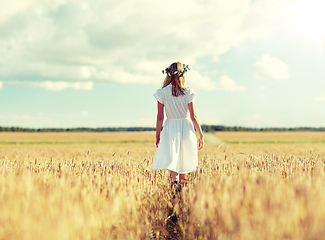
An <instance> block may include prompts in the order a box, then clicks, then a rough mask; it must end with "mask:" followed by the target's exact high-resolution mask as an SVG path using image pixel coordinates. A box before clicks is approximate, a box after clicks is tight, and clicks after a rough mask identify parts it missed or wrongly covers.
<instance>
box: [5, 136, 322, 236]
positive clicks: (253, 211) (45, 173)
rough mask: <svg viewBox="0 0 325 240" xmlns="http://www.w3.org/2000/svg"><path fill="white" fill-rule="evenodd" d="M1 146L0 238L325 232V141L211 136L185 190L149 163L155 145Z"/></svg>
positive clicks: (319, 233) (279, 234)
mask: <svg viewBox="0 0 325 240" xmlns="http://www.w3.org/2000/svg"><path fill="white" fill-rule="evenodd" d="M138 134H140V133H138ZM30 139H31V138H30ZM32 140H33V139H32ZM28 141H30V140H28ZM0 148H1V150H0V213H1V214H0V239H128V240H130V239H323V236H324V234H325V230H324V227H323V223H324V221H325V193H324V191H323V189H324V188H325V174H324V170H325V165H324V163H325V152H324V145H323V144H252V145H240V144H238V145H226V144H224V145H218V144H207V145H206V147H205V149H203V150H202V151H200V155H199V164H200V169H199V170H198V171H197V172H195V173H191V174H190V175H189V184H188V185H187V186H184V187H183V189H182V191H181V193H180V194H175V191H174V189H172V188H171V187H170V182H169V176H168V174H167V172H166V171H163V170H162V171H151V170H150V165H151V162H152V157H153V155H154V153H155V146H154V144H110V145H105V144H70V145H66V144H62V145H0ZM173 196H175V198H174V197H173ZM175 216H177V222H176V221H175Z"/></svg>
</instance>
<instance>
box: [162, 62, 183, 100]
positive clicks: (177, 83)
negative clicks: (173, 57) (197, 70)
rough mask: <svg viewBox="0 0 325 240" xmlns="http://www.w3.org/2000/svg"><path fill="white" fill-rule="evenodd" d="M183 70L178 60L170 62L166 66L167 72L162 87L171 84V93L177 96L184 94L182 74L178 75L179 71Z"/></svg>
mask: <svg viewBox="0 0 325 240" xmlns="http://www.w3.org/2000/svg"><path fill="white" fill-rule="evenodd" d="M183 71H184V66H183V64H182V63H180V62H174V63H172V64H171V65H170V66H169V68H168V72H169V73H168V74H167V76H166V78H165V80H164V83H163V88H164V87H166V86H168V85H169V84H172V95H173V96H175V97H178V96H180V95H185V89H184V82H185V77H184V75H182V76H180V74H179V73H181V72H183Z"/></svg>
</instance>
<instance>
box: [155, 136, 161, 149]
mask: <svg viewBox="0 0 325 240" xmlns="http://www.w3.org/2000/svg"><path fill="white" fill-rule="evenodd" d="M159 142H160V136H156V147H158V145H159Z"/></svg>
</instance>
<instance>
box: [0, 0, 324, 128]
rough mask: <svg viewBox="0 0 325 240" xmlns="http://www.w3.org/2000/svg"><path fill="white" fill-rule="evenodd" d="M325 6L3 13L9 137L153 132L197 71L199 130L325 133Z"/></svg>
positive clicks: (134, 5) (0, 98) (29, 7)
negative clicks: (56, 131) (169, 74)
mask: <svg viewBox="0 0 325 240" xmlns="http://www.w3.org/2000/svg"><path fill="white" fill-rule="evenodd" d="M323 9H325V1H320V0H254V1H252V0H227V1H225V0H211V1H209V0H178V1H175V0H165V1H158V0H137V1H134V0H123V1H119V0H105V1H104V0H75V1H74V0H11V1H1V2H0V126H6V127H11V126H18V127H30V128H48V127H57V128H73V127H94V128H96V127H131V126H132V127H133V126H138V127H154V126H155V120H156V114H157V110H156V108H157V102H156V100H155V99H154V98H153V96H152V95H153V94H154V93H155V92H156V90H157V89H159V88H161V86H162V82H163V80H164V77H165V76H164V75H163V73H162V72H161V71H162V70H163V69H165V68H166V67H168V66H169V65H170V64H171V63H173V62H175V61H180V62H182V63H185V64H188V65H189V66H190V69H191V70H190V71H189V72H187V73H186V76H185V79H186V86H188V87H191V88H193V89H194V90H195V91H196V92H197V93H198V96H197V97H196V99H195V108H196V112H197V115H198V117H199V120H200V123H201V124H209V125H212V124H213V125H226V126H245V127H258V128H260V127H304V126H308V127H321V126H325V67H324V66H325V60H324V59H325V25H324V24H323V23H324V22H325V15H324V14H323Z"/></svg>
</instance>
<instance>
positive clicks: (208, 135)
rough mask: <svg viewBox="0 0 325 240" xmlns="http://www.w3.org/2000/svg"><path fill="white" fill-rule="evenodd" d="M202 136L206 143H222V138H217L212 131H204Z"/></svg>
mask: <svg viewBox="0 0 325 240" xmlns="http://www.w3.org/2000/svg"><path fill="white" fill-rule="evenodd" d="M204 138H205V140H206V142H208V143H222V140H221V139H220V138H218V137H217V136H216V135H215V134H214V133H209V132H208V133H205V134H204Z"/></svg>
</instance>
